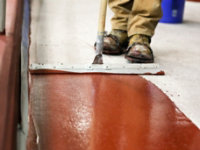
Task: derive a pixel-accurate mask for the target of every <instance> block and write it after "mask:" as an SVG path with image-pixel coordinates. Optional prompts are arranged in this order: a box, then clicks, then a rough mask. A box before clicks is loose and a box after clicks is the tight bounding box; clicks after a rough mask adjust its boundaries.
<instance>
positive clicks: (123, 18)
mask: <svg viewBox="0 0 200 150" xmlns="http://www.w3.org/2000/svg"><path fill="white" fill-rule="evenodd" d="M108 4H109V7H110V9H111V10H112V12H113V13H114V16H113V17H112V19H111V24H112V29H113V30H115V29H117V30H124V31H127V26H128V18H129V14H130V13H131V9H132V6H133V0H109V2H108Z"/></svg>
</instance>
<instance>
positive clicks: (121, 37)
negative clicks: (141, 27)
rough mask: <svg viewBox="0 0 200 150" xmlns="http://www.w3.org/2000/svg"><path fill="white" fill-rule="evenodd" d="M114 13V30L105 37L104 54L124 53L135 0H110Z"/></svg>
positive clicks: (112, 21)
mask: <svg viewBox="0 0 200 150" xmlns="http://www.w3.org/2000/svg"><path fill="white" fill-rule="evenodd" d="M108 3H109V7H110V8H111V10H112V11H113V13H114V16H113V17H112V19H111V24H112V30H111V32H110V34H109V35H106V36H105V37H104V46H103V48H104V49H103V53H104V54H122V53H124V52H125V50H126V47H127V45H128V34H127V24H128V17H129V14H130V12H131V9H132V5H133V0H109V2H108Z"/></svg>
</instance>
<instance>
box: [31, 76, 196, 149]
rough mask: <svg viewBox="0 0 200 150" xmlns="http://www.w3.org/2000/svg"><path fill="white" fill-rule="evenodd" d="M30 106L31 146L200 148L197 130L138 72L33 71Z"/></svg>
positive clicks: (52, 147) (53, 147) (55, 147)
mask: <svg viewBox="0 0 200 150" xmlns="http://www.w3.org/2000/svg"><path fill="white" fill-rule="evenodd" d="M30 108H31V109H30V114H31V115H30V130H29V137H28V143H27V145H28V149H29V150H33V149H34V150H35V149H37V148H34V147H37V145H36V144H35V143H36V141H39V144H38V145H39V148H38V149H41V150H200V130H199V129H198V128H197V127H196V126H195V125H194V124H193V123H192V122H191V121H190V120H189V119H188V118H187V117H186V116H185V115H184V114H183V113H182V112H180V111H179V110H178V109H177V108H176V106H175V105H174V104H173V103H172V102H171V100H170V99H169V98H168V97H167V96H166V95H165V94H164V93H163V92H162V91H161V90H159V89H158V88H157V87H156V86H154V85H153V84H151V83H150V82H148V81H146V80H145V79H143V78H141V77H139V76H120V75H90V74H89V75H74V74H71V75H70V74H62V75H32V84H31V97H30ZM35 132H36V133H37V134H38V138H37V140H36V137H37V136H36V134H35Z"/></svg>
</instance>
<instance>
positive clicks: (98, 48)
mask: <svg viewBox="0 0 200 150" xmlns="http://www.w3.org/2000/svg"><path fill="white" fill-rule="evenodd" d="M107 2H108V0H101V6H100V12H99V22H98V33H97V41H96V44H97V45H96V53H97V54H102V51H103V40H104V33H105V24H106V11H107Z"/></svg>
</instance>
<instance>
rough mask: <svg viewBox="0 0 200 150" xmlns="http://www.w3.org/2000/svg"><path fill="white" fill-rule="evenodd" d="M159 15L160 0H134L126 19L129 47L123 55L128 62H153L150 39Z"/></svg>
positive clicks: (160, 12)
mask: <svg viewBox="0 0 200 150" xmlns="http://www.w3.org/2000/svg"><path fill="white" fill-rule="evenodd" d="M161 16H162V10H161V0H134V4H133V8H132V11H131V13H130V15H129V19H128V27H127V28H128V36H129V48H128V53H127V54H126V56H125V57H126V59H128V60H129V61H130V62H134V63H152V62H154V57H153V52H152V49H151V47H150V41H151V37H152V36H153V34H154V30H155V28H156V26H157V24H158V21H159V19H160V18H161Z"/></svg>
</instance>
